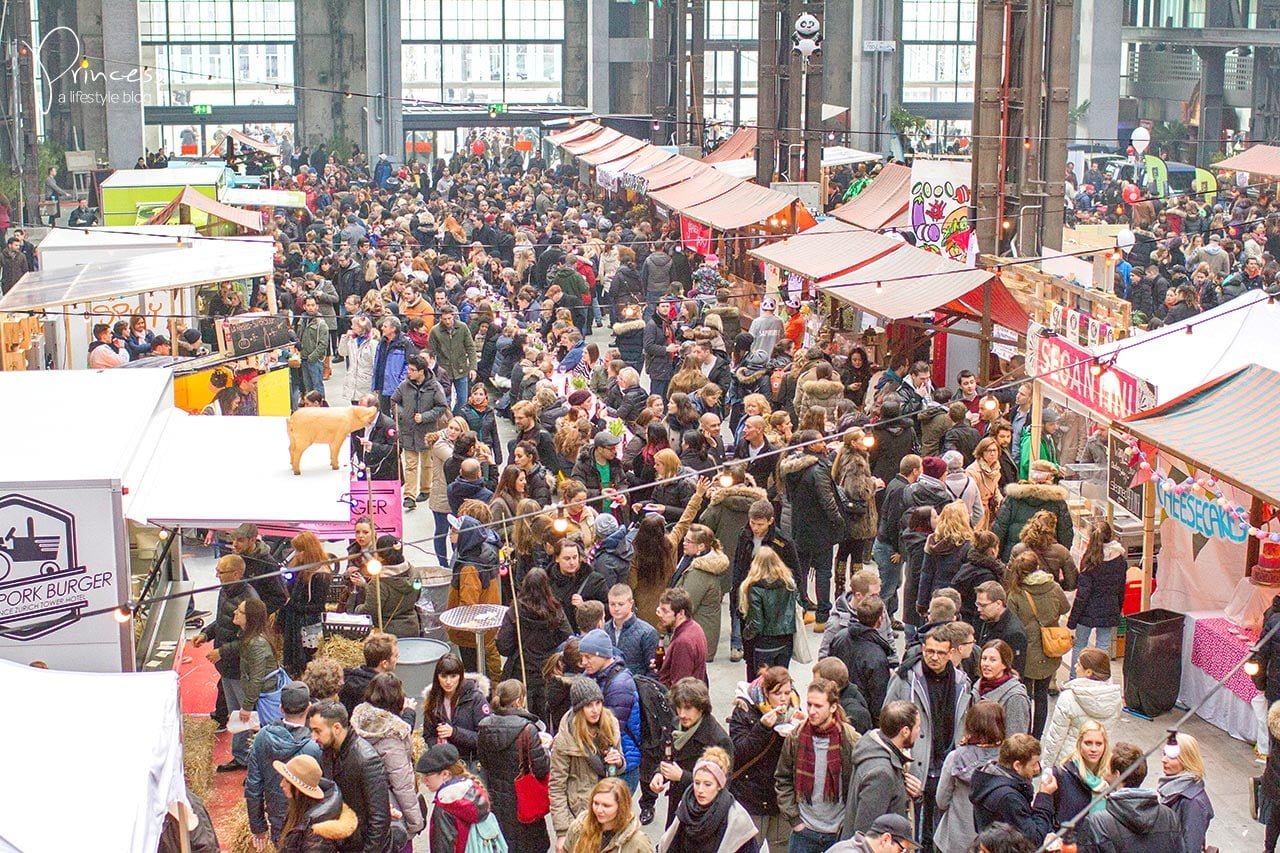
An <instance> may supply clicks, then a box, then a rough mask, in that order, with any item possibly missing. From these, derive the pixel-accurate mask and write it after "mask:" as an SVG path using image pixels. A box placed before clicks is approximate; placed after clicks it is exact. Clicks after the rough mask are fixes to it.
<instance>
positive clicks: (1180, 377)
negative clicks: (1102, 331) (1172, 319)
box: [1092, 290, 1280, 403]
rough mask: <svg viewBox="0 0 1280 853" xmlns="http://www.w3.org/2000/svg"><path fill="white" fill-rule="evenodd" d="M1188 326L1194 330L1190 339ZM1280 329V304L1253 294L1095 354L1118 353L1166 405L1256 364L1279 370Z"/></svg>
mask: <svg viewBox="0 0 1280 853" xmlns="http://www.w3.org/2000/svg"><path fill="white" fill-rule="evenodd" d="M1187 326H1193V327H1194V328H1193V329H1192V331H1191V334H1190V335H1188V334H1187V333H1186V327H1187ZM1276 329H1280V304H1274V305H1273V304H1271V303H1270V301H1269V299H1268V297H1267V295H1266V294H1265V293H1263V292H1262V291H1260V290H1254V291H1250V292H1249V293H1246V294H1245V295H1244V296H1241V297H1239V298H1237V299H1233V300H1231V301H1230V302H1228V303H1226V304H1225V305H1219V306H1218V307H1217V308H1213V309H1211V310H1209V311H1205V312H1204V313H1202V314H1197V315H1196V316H1194V317H1192V318H1191V319H1190V320H1184V321H1182V322H1181V323H1174V324H1172V325H1170V326H1165V327H1164V328H1161V329H1157V330H1156V331H1154V332H1147V333H1145V334H1142V335H1139V336H1138V337H1136V338H1127V339H1125V340H1123V341H1117V342H1116V343H1111V344H1106V345H1104V346H1098V347H1094V348H1093V350H1092V352H1093V353H1094V354H1095V355H1097V356H1098V357H1099V358H1103V359H1106V358H1109V357H1110V356H1111V355H1113V354H1115V355H1116V367H1118V368H1119V369H1121V370H1124V371H1126V372H1128V373H1132V374H1133V375H1134V376H1137V377H1140V378H1142V379H1146V380H1147V381H1148V382H1150V383H1152V384H1153V385H1155V386H1156V402H1157V403H1165V402H1168V401H1169V400H1172V399H1174V398H1175V397H1179V396H1181V395H1183V394H1185V393H1186V392H1188V391H1190V390H1192V389H1193V388H1198V387H1200V386H1201V385H1203V384H1205V383H1206V382H1209V381H1211V380H1213V379H1217V378H1218V377H1219V376H1225V375H1227V374H1228V373H1231V372H1232V371H1235V370H1239V369H1240V368H1242V367H1248V366H1249V365H1251V364H1257V365H1259V366H1261V367H1267V368H1270V369H1271V370H1275V371H1280V346H1277V345H1276ZM1139 342H1140V343H1139Z"/></svg>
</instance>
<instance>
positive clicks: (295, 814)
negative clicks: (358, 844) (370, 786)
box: [272, 755, 357, 853]
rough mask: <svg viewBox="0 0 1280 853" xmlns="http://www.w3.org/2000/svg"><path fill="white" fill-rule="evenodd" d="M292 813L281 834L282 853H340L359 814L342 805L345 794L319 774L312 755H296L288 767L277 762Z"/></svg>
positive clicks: (288, 816) (318, 767)
mask: <svg viewBox="0 0 1280 853" xmlns="http://www.w3.org/2000/svg"><path fill="white" fill-rule="evenodd" d="M272 766H274V767H275V769H276V772H277V773H279V774H280V787H281V789H282V790H283V791H284V795H285V796H286V797H287V798H288V799H289V811H288V814H287V816H286V817H285V820H284V829H283V830H281V832H280V839H281V840H280V852H281V853H303V851H306V853H337V851H338V849H339V845H340V844H342V842H343V841H345V840H346V839H348V838H350V837H351V835H352V834H354V833H355V831H356V825H357V821H356V813H355V812H354V811H352V810H351V808H350V807H349V806H346V805H344V804H343V802H342V791H341V790H339V789H338V786H337V785H336V784H335V783H334V782H333V781H332V780H330V779H325V778H323V777H322V776H321V773H320V763H319V762H318V761H316V760H315V759H314V758H312V757H311V756H310V755H295V756H294V757H293V758H291V759H289V763H288V764H286V763H284V762H283V761H274V762H272Z"/></svg>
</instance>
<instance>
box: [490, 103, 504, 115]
mask: <svg viewBox="0 0 1280 853" xmlns="http://www.w3.org/2000/svg"><path fill="white" fill-rule="evenodd" d="M506 111H507V105H506V104H490V105H489V115H491V116H500V115H502V114H503V113H505V112H506Z"/></svg>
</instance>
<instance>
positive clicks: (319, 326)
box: [297, 294, 329, 395]
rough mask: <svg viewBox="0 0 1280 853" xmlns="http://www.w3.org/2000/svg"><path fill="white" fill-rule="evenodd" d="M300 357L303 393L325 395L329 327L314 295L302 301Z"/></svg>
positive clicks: (298, 330)
mask: <svg viewBox="0 0 1280 853" xmlns="http://www.w3.org/2000/svg"><path fill="white" fill-rule="evenodd" d="M297 335H298V355H299V356H300V357H301V358H302V368H301V373H302V393H303V394H306V393H307V392H308V391H319V392H320V393H321V395H323V394H324V360H325V357H326V356H328V355H329V326H328V325H327V324H326V323H325V321H324V317H321V316H320V303H319V302H318V301H316V297H315V295H314V294H307V296H306V298H304V299H303V300H302V316H301V317H299V318H298V326H297Z"/></svg>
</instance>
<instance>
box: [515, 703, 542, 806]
mask: <svg viewBox="0 0 1280 853" xmlns="http://www.w3.org/2000/svg"><path fill="white" fill-rule="evenodd" d="M530 739H531V735H530V734H529V727H528V726H525V728H524V731H522V732H520V737H519V738H517V739H516V745H517V746H518V747H519V750H520V758H519V761H520V765H519V769H520V773H519V775H517V776H516V783H515V789H516V820H518V821H520V822H521V823H537V822H538V821H540V820H542V819H543V818H545V817H546V816H547V815H548V814H550V813H551V787H550V784H549V783H550V776H548V777H547V778H545V779H539V778H538V777H537V776H535V775H533V756H532V754H531V753H532V751H533V745H532V744H531V743H530Z"/></svg>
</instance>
